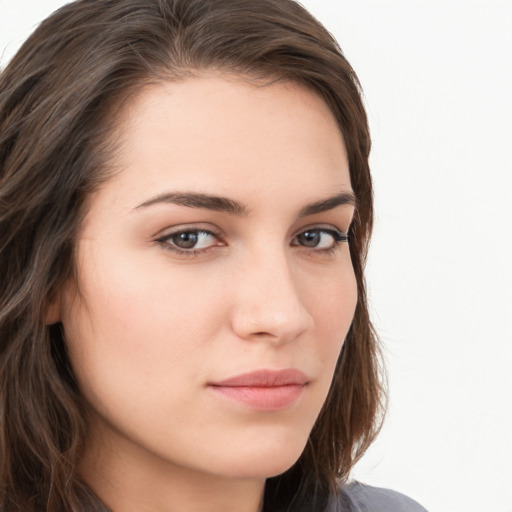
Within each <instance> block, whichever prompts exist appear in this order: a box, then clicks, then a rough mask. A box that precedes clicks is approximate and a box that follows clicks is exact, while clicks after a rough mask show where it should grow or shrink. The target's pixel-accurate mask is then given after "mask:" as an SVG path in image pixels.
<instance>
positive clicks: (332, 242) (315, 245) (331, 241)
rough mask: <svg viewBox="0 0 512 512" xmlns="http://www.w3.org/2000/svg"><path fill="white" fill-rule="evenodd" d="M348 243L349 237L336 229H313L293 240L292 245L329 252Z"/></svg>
mask: <svg viewBox="0 0 512 512" xmlns="http://www.w3.org/2000/svg"><path fill="white" fill-rule="evenodd" d="M347 241H348V236H347V235H345V234H344V233H341V232H339V231H337V230H335V229H326V228H312V229H307V230H306V231H303V232H302V233H299V234H298V235H297V236H296V237H295V238H294V239H293V241H292V245H298V246H302V247H307V248H310V249H316V250H319V251H320V250H325V251H328V250H330V249H335V248H336V247H337V246H338V245H339V244H340V243H343V242H347Z"/></svg>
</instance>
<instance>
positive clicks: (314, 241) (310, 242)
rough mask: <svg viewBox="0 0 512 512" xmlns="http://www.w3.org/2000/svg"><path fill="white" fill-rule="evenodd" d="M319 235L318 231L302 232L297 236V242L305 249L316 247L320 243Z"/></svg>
mask: <svg viewBox="0 0 512 512" xmlns="http://www.w3.org/2000/svg"><path fill="white" fill-rule="evenodd" d="M321 238H322V237H321V234H320V233H319V232H318V231H304V233H301V234H300V235H298V236H297V242H298V243H299V244H300V245H303V246H305V247H316V246H317V245H318V244H319V243H320V241H321Z"/></svg>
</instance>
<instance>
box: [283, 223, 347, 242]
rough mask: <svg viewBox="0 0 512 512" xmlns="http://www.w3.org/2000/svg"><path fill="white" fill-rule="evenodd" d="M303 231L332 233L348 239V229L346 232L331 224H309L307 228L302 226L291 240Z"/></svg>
mask: <svg viewBox="0 0 512 512" xmlns="http://www.w3.org/2000/svg"><path fill="white" fill-rule="evenodd" d="M305 231H326V232H334V233H337V234H338V235H340V236H342V237H344V238H346V239H347V240H348V238H349V232H350V227H349V229H347V230H346V231H345V230H343V229H340V228H338V227H337V226H334V225H333V224H310V225H308V226H304V227H302V228H300V229H299V230H297V231H296V232H295V233H294V235H293V236H292V240H293V239H294V238H296V237H297V236H298V235H300V234H301V233H304V232H305Z"/></svg>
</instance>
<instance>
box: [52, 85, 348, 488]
mask: <svg viewBox="0 0 512 512" xmlns="http://www.w3.org/2000/svg"><path fill="white" fill-rule="evenodd" d="M119 135H120V139H121V147H120V151H119V154H118V155H117V156H116V160H115V162H114V163H115V167H116V169H120V171H119V172H117V173H116V174H115V176H114V177H113V178H111V179H110V180H108V181H107V182H106V183H105V184H104V185H103V186H102V187H101V188H100V189H99V190H98V191H97V192H95V193H94V194H93V195H92V197H91V200H90V208H89V210H88V212H87V214H86V217H85V220H84V222H83V225H82V227H81V230H80V233H79V236H78V241H77V251H76V252H77V262H76V266H77V281H78V282H77V283H69V284H68V286H66V287H65V288H64V289H63V291H62V293H61V295H60V302H59V318H60V320H61V321H62V324H63V326H64V332H65V338H66V343H67V348H68V353H69V357H70V360H71V364H72V367H73V370H74V373H75V376H76V378H77V381H78V383H79V386H80V388H81V390H82V393H83V395H84V396H85V398H86V401H87V402H88V404H89V409H90V423H91V439H94V443H95V444H96V446H100V445H101V446H103V447H107V446H108V447H109V449H108V450H107V451H106V453H107V454H108V455H107V456H108V458H109V461H108V462H109V463H110V464H111V465H115V464H116V460H117V461H120V460H121V459H122V460H123V461H127V460H128V461H131V462H132V463H134V464H135V462H137V464H138V465H139V467H141V468H148V467H149V466H151V465H153V466H154V467H156V466H158V467H159V468H160V469H162V468H165V469H164V471H165V470H167V469H171V468H172V469H173V471H174V473H173V474H176V470H177V468H178V469H181V470H183V472H185V471H186V472H187V474H188V478H190V475H191V474H197V475H199V474H203V475H204V474H208V475H213V476H217V477H221V478H228V479H249V480H261V481H263V480H264V479H265V478H267V477H270V476H275V475H277V474H280V473H282V472H283V471H285V470H286V469H288V468H289V467H290V466H291V465H292V464H293V463H294V462H295V461H296V459H297V458H298V457H299V456H300V454H301V452H302V451H303V448H304V446H305V444H306V442H307V438H308V435H309V433H310V431H311V428H312V427H313V424H314V422H315V419H316V417H317V416H318V413H319V411H320V409H321V407H322V405H323V402H324V400H325V398H326V396H327V392H328V389H329V385H330V383H331V380H332V375H333V372H334V368H335V365H336V361H337V359H338V355H339V353H340V351H341V348H342V344H343V340H344V339H345V336H346V334H347V332H348V329H349V327H350V324H351V321H352V318H353V315H354V311H355V306H356V300H357V291H356V280H355V277H354V272H353V269H352V264H351V260H350V254H349V248H348V244H347V243H346V242H344V241H343V235H344V234H346V233H348V229H349V226H350V223H351V220H352V217H353V210H354V208H353V205H352V204H351V202H350V201H348V203H347V198H348V199H350V194H351V185H350V175H349V170H348V160H347V155H346V149H345V146H344V142H343V138H342V135H341V133H340V131H339V128H338V126H337V124H336V121H335V119H334V117H333V115H332V113H331V112H330V110H329V109H328V107H327V105H326V104H325V103H324V102H323V100H321V99H320V98H319V97H318V96H317V95H315V94H314V93H312V92H310V91H308V90H306V89H305V88H303V87H300V86H298V85H295V84H293V83H285V82H277V83H274V84H273V85H270V86H265V87H258V86H256V85H254V84H251V83H248V82H247V81H244V80H240V79H236V78H234V79H227V78H222V77H216V76H207V77H202V78H192V79H188V80H185V81H182V82H174V83H163V84H160V85H155V86H151V87H149V88H147V89H145V90H143V91H142V92H141V93H140V94H139V95H138V96H137V97H136V98H134V99H133V100H132V101H131V102H129V105H128V106H127V107H126V108H125V111H124V112H123V115H122V116H121V119H120V121H119ZM191 195H192V197H191ZM205 196H208V198H211V197H212V196H213V197H215V198H218V197H221V198H226V199H228V200H229V201H224V202H223V201H220V202H219V201H218V200H217V201H215V200H214V201H212V200H211V199H209V200H205V201H204V200H203V199H204V197H205ZM176 198H178V199H179V200H178V201H177V200H176ZM333 198H335V199H333ZM327 199H329V200H331V199H332V201H331V202H330V203H329V204H328V205H327V206H326V204H325V200H327ZM176 202H181V203H187V204H188V206H186V205H185V204H176ZM336 202H337V203H342V204H338V205H337V206H334V203H336ZM322 204H323V206H322ZM228 210H230V211H228ZM320 210H325V211H320ZM194 243H196V245H195V247H194V249H187V248H186V247H189V246H190V247H192V246H193V244H194ZM177 244H181V246H182V247H181V249H179V248H178V247H177ZM187 244H188V245H187ZM190 244H192V245H190ZM329 249H332V250H329ZM177 251H179V252H177ZM75 284H76V285H77V288H78V290H79V293H77V294H75V293H74V292H73V289H74V285H75ZM283 369H297V370H300V371H301V372H302V373H303V374H304V375H305V376H306V383H305V385H303V386H301V387H300V390H298V391H297V393H296V396H295V395H294V396H292V397H291V398H290V399H289V401H288V402H286V399H285V400H284V401H285V402H286V404H285V405H284V406H283V404H282V403H281V402H280V400H279V398H278V399H277V400H276V399H275V397H274V398H272V397H270V399H269V400H270V402H272V400H274V402H272V403H273V404H274V407H267V406H265V403H266V399H265V398H263V399H262V400H260V402H258V400H257V399H256V402H258V403H259V404H260V406H258V405H255V403H256V402H255V401H252V402H251V401H250V403H247V402H244V401H243V400H242V401H241V400H240V399H239V397H238V398H236V397H235V399H233V398H232V397H231V398H230V397H227V396H226V394H224V393H222V392H221V393H219V392H218V389H215V388H216V387H218V386H216V384H218V383H222V382H224V381H225V380H226V379H231V378H233V377H235V376H239V375H243V374H247V373H248V372H253V371H256V370H273V371H275V370H283ZM281 398H282V397H281ZM285 398H286V397H285ZM262 404H263V405H262ZM276 404H277V405H276ZM198 440H200V442H199V443H198ZM91 444H92V443H91ZM121 454H122V455H121Z"/></svg>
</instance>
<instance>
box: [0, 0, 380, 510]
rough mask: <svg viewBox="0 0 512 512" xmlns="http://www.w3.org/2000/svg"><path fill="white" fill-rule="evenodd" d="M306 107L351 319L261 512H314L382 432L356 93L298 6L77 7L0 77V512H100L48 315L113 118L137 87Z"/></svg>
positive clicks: (79, 416) (62, 353) (108, 151)
mask: <svg viewBox="0 0 512 512" xmlns="http://www.w3.org/2000/svg"><path fill="white" fill-rule="evenodd" d="M211 68H214V69H216V70H219V71H220V72H221V73H222V72H227V73H235V74H238V75H240V76H243V77H248V78H251V79H256V80H257V81H263V83H269V82H272V81H275V80H291V81H293V82H296V83H298V84H302V85H303V86H305V87H308V88H309V89H311V90H313V91H315V92H316V93H317V94H318V95H319V96H321V97H322V98H323V99H324V100H325V101H326V103H327V104H328V106H329V107H330V109H331V110H332V112H333V113H334V115H335V117H336V119H337V121H338V124H339V128H340V130H341V132H342V133H343V136H344V139H345V143H346V146H347V151H348V158H349V165H350V176H351V181H352V186H353V189H354V192H355V194H356V197H357V213H356V217H355V221H354V223H353V225H352V227H351V230H350V234H349V235H350V251H351V256H352V262H353V266H354V271H355V275H356V278H357V286H358V302H357V307H356V312H355V317H354V320H353V323H352V326H351V328H350V331H349V333H348V336H347V338H346V341H345V345H344V348H343V351H342V354H341V356H340V359H339V361H338V365H337V368H336V372H335V377H334V380H333V382H332V386H331V389H330V392H329V395H328V397H327V401H326V403H325V405H324V407H323V409H322V411H321V413H320V416H319V418H318V420H317V422H316V424H315V426H314V428H313V430H312V432H311V435H310V438H309V441H308V444H307V446H306V448H305V451H304V452H303V454H302V455H301V457H300V458H299V460H298V462H297V463H296V464H295V465H294V466H293V467H292V468H291V469H289V470H288V471H287V472H285V473H284V474H282V475H280V476H277V477H274V478H271V479H268V480H267V484H266V489H265V500H264V509H265V511H266V512H274V511H275V512H277V511H286V510H294V511H306V510H307V511H310V510H319V511H320V510H323V509H324V508H325V506H326V500H327V499H328V497H329V495H331V494H332V493H333V492H334V490H335V489H336V488H337V487H338V486H339V482H340V481H342V482H343V481H344V480H345V479H346V478H347V476H348V474H349V471H350V469H351V468H352V466H353V465H354V463H355V461H357V460H358V458H359V457H360V456H361V455H362V454H363V453H364V451H365V450H366V448H367V447H368V445H369V444H370V443H371V441H372V440H373V439H374V437H375V435H376V432H377V431H378V428H379V425H380V421H381V418H382V412H383V401H384V393H383V387H382V378H381V377H382V372H381V366H380V358H379V347H378V343H377V339H376V336H375V334H374V331H373V329H372V326H371V323H370V319H369V315H368V308H367V301H366V292H365V283H364V276H363V269H364V262H365V257H366V253H367V248H368V241H369V237H370V232H371V228H372V220H373V201H372V183H371V177H370V171H369V166H368V155H369V151H370V136H369V131H368V123H367V118H366V114H365V110H364V106H363V103H362V100H361V90H360V85H359V82H358V79H357V77H356V75H355V73H354V71H353V69H352V68H351V66H350V64H349V63H348V62H347V60H346V59H345V57H344V56H343V54H342V52H341V50H340V48H339V46H338V45H337V43H336V42H335V40H334V39H333V37H332V36H331V35H330V34H329V33H328V32H327V31H326V29H325V28H324V27H323V26H322V25H321V24H320V23H319V22H318V21H317V20H315V19H314V18H313V17H312V16H311V15H310V14H309V13H308V12H307V11H306V10H304V8H302V7H301V6H300V5H299V4H298V3H296V2H295V1H293V0H229V1H227V0H79V1H76V2H73V3H70V4H68V5H66V6H64V7H63V8H61V9H59V10H58V11H56V12H55V13H54V14H53V15H52V16H51V17H49V18H48V19H47V20H45V21H44V22H43V23H42V24H41V25H40V26H39V27H38V28H37V30H36V31H35V32H34V33H33V34H32V36H31V37H30V38H29V39H28V40H27V41H26V42H25V44H24V45H23V46H22V47H21V49H20V50H19V52H18V53H17V54H16V55H15V57H14V58H13V59H12V61H11V62H10V63H9V65H8V66H7V67H6V69H5V70H3V71H2V72H1V74H0V276H1V277H0V280H1V282H0V509H1V510H2V511H4V512H7V511H15V510H16V511H19V510H22V511H24V512H29V511H39V510H51V511H62V512H64V511H65V512H69V511H84V510H88V511H89V510H95V511H99V510H102V506H101V504H100V503H99V502H97V501H96V500H95V498H94V496H92V494H91V493H90V492H89V491H88V490H87V488H86V486H85V484H83V483H82V482H81V481H80V478H79V477H78V475H77V474H76V464H77V460H78V459H79V458H80V455H81V452H82V448H83V443H84V439H85V438H86V434H87V424H86V422H85V419H84V418H85V415H84V402H83V398H82V396H81V393H80V389H79V388H78V386H77V384H76V380H75V378H74V376H73V371H72V369H71V366H70V364H69V360H68V357H67V354H66V346H65V343H64V341H63V338H62V333H61V328H60V325H59V324H56V325H52V326H47V325H45V315H46V312H47V309H48V306H49V304H50V302H51V300H52V298H53V297H55V295H56V293H57V291H58V290H59V288H60V287H61V285H62V283H63V282H64V281H65V280H66V279H67V278H68V277H69V276H70V275H71V274H72V273H73V272H74V268H75V267H74V246H75V238H76V234H77V230H78V228H79V226H80V224H81V222H82V219H83V216H84V214H85V210H86V199H87V198H88V196H89V195H90V194H91V192H92V191H94V190H95V189H96V188H97V187H98V186H99V185H100V184H101V183H102V182H103V181H104V180H106V179H108V178H109V177H110V176H111V175H112V173H113V172H114V169H113V168H112V165H110V163H111V161H112V157H113V155H114V154H115V146H116V145H115V133H116V131H115V128H116V126H115V119H116V112H117V111H118V110H119V109H120V108H121V107H122V105H123V103H124V102H126V101H129V99H130V98H131V97H132V95H133V94H135V93H136V92H137V91H139V90H140V89H141V88H142V87H144V86H145V85H147V84H148V83H158V82H160V81H166V80H170V81H173V80H180V79H183V78H186V77H190V76H194V75H196V74H198V73H200V72H201V71H203V70H205V69H211Z"/></svg>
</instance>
